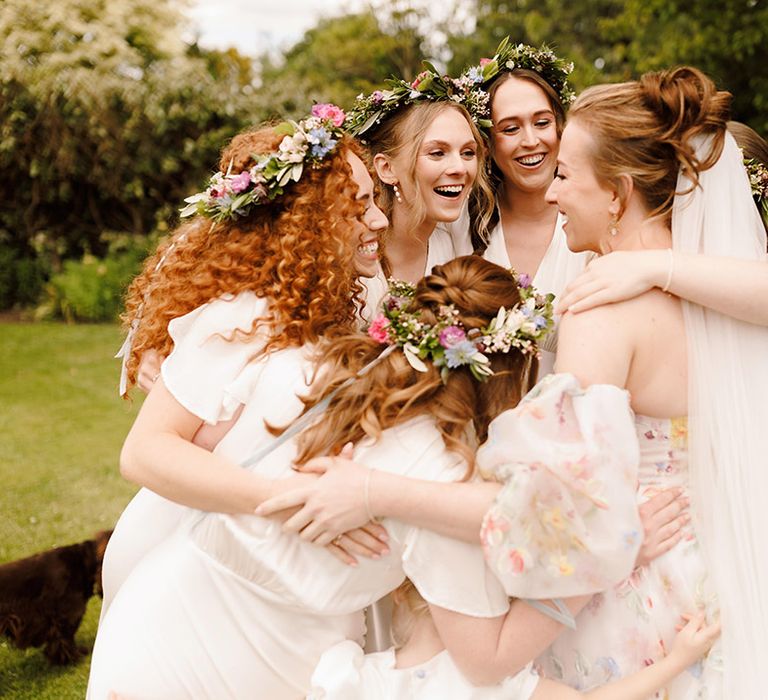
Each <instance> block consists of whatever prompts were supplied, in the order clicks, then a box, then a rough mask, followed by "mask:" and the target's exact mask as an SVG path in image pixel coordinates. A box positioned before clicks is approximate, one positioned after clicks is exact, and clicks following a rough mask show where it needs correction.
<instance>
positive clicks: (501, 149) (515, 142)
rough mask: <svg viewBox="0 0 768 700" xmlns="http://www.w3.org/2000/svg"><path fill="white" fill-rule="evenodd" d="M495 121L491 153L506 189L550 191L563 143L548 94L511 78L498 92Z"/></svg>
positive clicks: (533, 84) (493, 102)
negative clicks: (548, 189) (561, 142)
mask: <svg viewBox="0 0 768 700" xmlns="http://www.w3.org/2000/svg"><path fill="white" fill-rule="evenodd" d="M491 119H492V121H493V129H492V132H491V152H492V155H493V159H494V161H495V162H496V165H497V166H498V167H499V169H500V170H501V172H502V174H503V175H504V182H505V185H506V186H507V187H513V188H517V189H520V190H522V191H524V192H535V191H537V190H543V189H546V188H547V187H549V185H550V184H551V182H552V178H553V177H554V175H555V168H556V165H557V152H558V146H559V141H560V139H559V137H558V134H557V121H556V119H555V113H554V112H553V111H552V105H551V103H550V101H549V98H548V97H547V95H546V93H545V92H544V90H542V89H541V87H539V86H538V85H536V83H534V82H532V81H530V80H526V79H524V78H516V77H514V76H512V77H510V78H507V79H506V80H505V81H504V82H503V83H501V84H500V85H499V86H498V87H497V88H496V90H495V91H494V94H493V101H492V104H491Z"/></svg>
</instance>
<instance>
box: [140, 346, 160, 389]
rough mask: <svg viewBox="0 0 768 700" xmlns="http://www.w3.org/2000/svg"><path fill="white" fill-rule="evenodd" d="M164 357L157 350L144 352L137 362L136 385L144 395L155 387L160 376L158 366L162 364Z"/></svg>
mask: <svg viewBox="0 0 768 700" xmlns="http://www.w3.org/2000/svg"><path fill="white" fill-rule="evenodd" d="M163 360H165V355H161V354H160V353H159V352H158V351H157V350H145V351H144V352H143V353H142V355H141V360H140V361H139V371H138V373H137V374H136V385H137V386H138V387H139V389H141V390H142V391H143V392H144V393H145V394H148V393H149V392H150V389H152V387H153V386H154V385H155V382H156V381H157V378H158V377H159V376H160V365H162V364H163Z"/></svg>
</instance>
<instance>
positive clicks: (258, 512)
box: [253, 506, 262, 515]
mask: <svg viewBox="0 0 768 700" xmlns="http://www.w3.org/2000/svg"><path fill="white" fill-rule="evenodd" d="M261 511H262V508H261V506H256V509H255V510H254V511H253V514H254V515H261Z"/></svg>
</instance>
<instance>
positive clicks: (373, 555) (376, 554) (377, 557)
mask: <svg viewBox="0 0 768 700" xmlns="http://www.w3.org/2000/svg"><path fill="white" fill-rule="evenodd" d="M371 559H381V554H379V553H378V552H374V553H373V554H371Z"/></svg>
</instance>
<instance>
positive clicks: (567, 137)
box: [546, 120, 619, 253]
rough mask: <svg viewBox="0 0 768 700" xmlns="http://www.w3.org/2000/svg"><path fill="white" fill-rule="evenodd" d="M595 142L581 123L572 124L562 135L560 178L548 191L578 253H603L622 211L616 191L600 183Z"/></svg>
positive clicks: (558, 170) (570, 244) (559, 158)
mask: <svg viewBox="0 0 768 700" xmlns="http://www.w3.org/2000/svg"><path fill="white" fill-rule="evenodd" d="M593 148H594V141H593V139H592V136H591V135H590V133H589V132H588V131H587V130H586V129H585V128H584V127H583V126H582V125H581V124H579V122H578V120H573V121H569V122H568V125H567V126H566V127H565V131H564V132H563V139H562V142H561V144H560V155H559V157H558V169H557V177H556V178H555V180H554V182H553V183H552V184H551V186H550V187H549V189H548V190H547V195H546V197H547V201H548V202H550V203H551V204H557V206H558V208H559V209H560V212H561V213H562V214H563V215H564V216H565V218H566V222H565V224H564V226H563V229H564V230H565V234H566V237H567V240H568V247H569V248H570V249H571V250H572V251H573V252H575V253H579V252H581V251H584V250H592V251H595V252H601V248H600V241H601V240H602V239H604V238H605V235H606V232H607V231H608V227H609V225H610V222H611V217H612V215H615V214H617V213H618V211H619V200H618V197H617V194H616V192H615V190H613V189H612V188H610V187H608V186H607V185H604V184H602V183H601V182H600V181H598V179H597V176H596V173H595V169H594V166H593V165H592V158H591V155H590V154H591V151H592V149H593Z"/></svg>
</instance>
